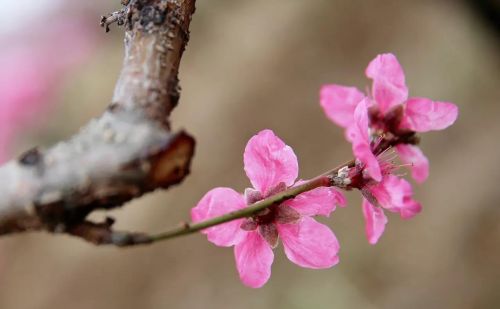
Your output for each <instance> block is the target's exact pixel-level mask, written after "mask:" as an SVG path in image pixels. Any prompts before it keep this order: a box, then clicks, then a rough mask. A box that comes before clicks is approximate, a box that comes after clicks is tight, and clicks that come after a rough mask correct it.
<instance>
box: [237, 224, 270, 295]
mask: <svg viewBox="0 0 500 309" xmlns="http://www.w3.org/2000/svg"><path fill="white" fill-rule="evenodd" d="M234 257H235V259H236V268H237V269H238V273H239V274H240V279H241V281H242V282H243V283H244V284H245V285H247V286H249V287H252V288H260V287H261V286H263V285H264V284H265V283H266V282H267V280H269V277H271V265H272V264H273V259H274V254H273V250H272V249H271V247H270V246H269V245H268V244H267V242H266V241H265V240H264V238H262V236H260V234H259V233H258V232H249V233H247V235H246V237H245V239H244V240H242V241H241V242H240V243H239V244H237V245H236V246H235V247H234Z"/></svg>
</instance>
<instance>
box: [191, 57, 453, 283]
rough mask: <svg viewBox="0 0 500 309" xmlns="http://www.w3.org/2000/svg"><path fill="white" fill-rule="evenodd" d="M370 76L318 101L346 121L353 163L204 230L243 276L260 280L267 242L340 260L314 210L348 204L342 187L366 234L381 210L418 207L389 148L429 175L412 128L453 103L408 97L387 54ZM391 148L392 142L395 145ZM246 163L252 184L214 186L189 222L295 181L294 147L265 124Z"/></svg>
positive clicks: (300, 254) (334, 88)
mask: <svg viewBox="0 0 500 309" xmlns="http://www.w3.org/2000/svg"><path fill="white" fill-rule="evenodd" d="M366 76H367V77H368V78H370V79H372V81H373V84H372V88H371V93H369V94H366V95H365V94H363V93H362V92H361V91H359V90H358V89H356V88H354V87H347V86H341V85H335V84H332V85H325V86H323V87H322V88H321V91H320V105H321V107H322V108H323V110H324V112H325V113H326V115H327V117H328V118H329V119H331V120H332V121H333V122H334V123H335V124H337V125H339V126H341V127H342V128H344V129H345V136H346V139H347V140H348V141H349V142H350V143H351V144H352V150H353V154H354V157H355V160H354V161H353V164H348V165H346V166H344V167H343V168H341V169H339V170H338V172H337V174H336V175H334V178H335V180H336V181H332V183H331V184H330V185H329V186H323V187H318V188H315V189H312V190H310V191H306V192H304V193H301V194H299V195H297V196H295V197H294V198H292V199H288V200H285V201H284V202H281V203H275V204H273V205H271V206H270V207H268V208H266V209H264V210H261V211H260V212H257V213H255V214H253V215H252V216H251V217H249V218H243V219H236V220H233V221H230V222H226V223H223V224H220V225H215V226H212V227H209V228H206V229H204V230H203V231H202V233H204V234H206V235H207V238H208V240H209V241H210V242H212V243H214V244H215V245H217V246H223V247H231V246H234V255H235V259H236V268H237V270H238V273H239V275H240V279H241V280H242V282H243V283H244V284H245V285H247V286H250V287H254V288H257V287H261V286H263V285H264V284H265V283H266V282H267V281H268V280H269V278H270V275H271V264H272V263H273V259H274V254H273V250H272V249H274V248H275V247H276V246H277V245H278V243H279V240H281V242H282V243H283V247H284V251H285V255H286V256H287V257H288V259H289V260H290V261H292V262H293V263H295V264H297V265H299V266H301V267H306V268H313V269H321V268H329V267H332V266H334V265H336V264H337V263H338V261H339V257H338V252H339V242H338V240H337V238H336V237H335V234H334V233H333V232H332V231H331V230H330V228H328V227H327V226H326V225H324V224H321V223H319V222H317V221H316V220H315V219H314V218H313V217H314V216H329V215H330V213H332V212H333V211H334V210H335V208H336V206H341V207H343V206H345V205H346V199H345V197H344V195H343V194H342V192H341V191H340V190H341V189H343V190H351V189H357V190H359V191H360V192H361V194H362V195H363V203H362V209H363V215H364V218H365V227H366V235H367V238H368V241H369V243H371V244H375V243H377V241H378V240H379V238H380V236H381V235H382V233H383V231H384V229H385V225H386V223H387V217H386V216H385V214H384V210H387V211H390V212H395V213H399V214H400V216H401V217H402V218H404V219H407V218H411V217H413V216H415V215H416V214H418V213H419V212H420V211H421V208H422V207H421V205H420V203H418V202H417V201H415V200H414V199H413V192H412V187H411V184H410V183H409V182H408V181H406V180H405V179H403V178H401V177H399V176H397V175H395V173H394V171H395V170H396V169H398V167H399V166H398V165H396V163H394V161H393V159H394V158H393V157H391V156H392V155H393V153H394V152H396V153H397V155H399V157H400V159H401V161H403V162H404V163H405V164H406V165H408V166H410V168H411V171H412V176H413V178H414V179H415V180H416V181H417V182H419V183H421V182H423V181H424V180H425V179H426V178H427V177H428V174H429V163H428V160H427V158H426V157H425V156H424V155H423V153H422V151H421V150H420V149H419V148H418V147H417V143H418V138H417V137H416V133H417V132H427V131H431V130H442V129H444V128H446V127H448V126H450V125H451V124H453V122H454V121H455V120H456V118H457V115H458V109H457V107H456V106H455V105H454V104H452V103H448V102H437V101H432V100H430V99H426V98H410V99H408V88H407V86H406V84H405V76H404V73H403V70H402V68H401V65H400V64H399V62H398V61H397V59H396V57H395V56H394V55H392V54H382V55H378V56H377V57H376V58H375V59H374V60H372V61H371V62H370V64H369V65H368V67H367V69H366ZM394 149H395V150H394ZM243 159H244V160H243V161H244V170H245V173H246V174H247V176H248V178H249V180H250V182H251V184H252V186H253V188H249V189H246V190H245V192H244V194H240V193H239V192H237V191H235V190H233V189H231V188H220V187H219V188H215V189H212V190H210V191H209V192H208V193H206V194H205V196H203V198H202V199H201V200H200V201H199V203H198V204H197V205H196V207H194V208H193V209H192V211H191V216H192V219H193V222H201V221H204V220H207V219H210V218H214V217H218V216H221V215H224V214H227V213H229V212H232V211H237V210H240V209H243V208H245V207H248V206H249V205H252V204H254V203H256V202H258V201H260V200H263V199H266V198H268V197H270V196H273V195H275V194H277V193H279V192H283V191H285V190H287V189H290V188H293V187H294V186H297V185H299V184H301V183H303V181H301V180H297V177H298V160H297V157H296V155H295V153H294V151H293V150H292V148H291V147H290V146H288V145H286V144H285V143H284V142H283V141H282V140H281V139H280V138H279V137H278V136H276V135H275V134H274V132H272V131H271V130H263V131H261V132H259V133H258V134H256V135H255V136H253V137H252V138H251V139H250V140H249V141H248V144H247V146H246V148H245V151H244V155H243Z"/></svg>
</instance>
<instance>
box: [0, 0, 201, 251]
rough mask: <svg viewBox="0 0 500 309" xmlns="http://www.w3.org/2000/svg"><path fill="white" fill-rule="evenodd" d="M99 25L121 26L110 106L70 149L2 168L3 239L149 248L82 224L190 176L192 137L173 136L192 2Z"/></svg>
mask: <svg viewBox="0 0 500 309" xmlns="http://www.w3.org/2000/svg"><path fill="white" fill-rule="evenodd" d="M122 2H123V3H124V4H125V6H124V8H123V9H122V10H120V11H118V12H116V13H113V14H111V15H110V16H111V18H110V20H108V17H103V19H102V23H103V25H104V26H106V27H108V26H109V24H110V23H112V22H115V21H116V22H117V23H118V24H122V25H123V26H124V27H125V29H126V31H125V59H124V63H123V68H122V71H121V73H120V76H119V78H118V81H117V84H116V88H115V91H114V95H113V99H112V103H111V105H110V106H109V107H108V109H107V110H106V112H105V113H104V114H103V115H102V116H101V117H100V118H97V119H94V120H92V121H90V123H89V124H88V125H86V126H85V127H84V128H82V129H81V130H80V132H79V133H78V134H76V135H75V136H74V137H72V138H71V139H70V140H68V141H63V142H60V143H59V144H57V145H55V146H53V147H51V148H49V149H47V150H41V149H38V148H35V149H32V150H30V151H28V152H26V153H25V154H23V155H21V156H20V157H19V158H18V159H17V160H12V161H10V162H8V163H7V164H5V165H3V166H2V167H0V234H8V233H13V232H21V231H28V230H48V231H51V232H65V233H68V234H72V235H76V236H79V237H82V238H84V239H86V240H89V241H92V242H94V243H96V244H116V245H125V244H131V243H147V242H149V240H148V237H147V236H144V235H141V234H133V233H118V232H114V231H112V230H111V225H112V220H108V221H107V222H105V223H100V224H97V223H92V222H89V221H86V219H85V218H86V217H87V215H88V214H89V213H91V212H93V211H94V210H97V209H111V208H114V207H118V206H121V205H122V204H123V203H125V202H127V201H129V200H131V199H134V198H136V197H139V196H141V195H143V194H145V193H147V192H150V191H153V190H155V189H157V188H168V187H169V186H171V185H174V184H177V183H179V182H180V181H182V179H183V178H184V177H185V176H186V175H187V174H188V173H189V166H190V162H191V158H192V156H193V152H194V144H195V142H194V139H193V138H192V137H191V136H189V135H188V134H187V133H185V132H183V131H181V132H178V133H172V132H171V131H170V123H169V118H168V117H169V115H170V112H171V111H172V109H173V108H174V107H175V106H176V105H177V102H178V100H179V86H178V77H177V75H178V69H179V64H180V60H181V56H182V53H183V51H184V49H185V46H186V44H187V42H188V40H189V24H190V21H191V15H192V14H193V13H194V4H195V0H132V1H122Z"/></svg>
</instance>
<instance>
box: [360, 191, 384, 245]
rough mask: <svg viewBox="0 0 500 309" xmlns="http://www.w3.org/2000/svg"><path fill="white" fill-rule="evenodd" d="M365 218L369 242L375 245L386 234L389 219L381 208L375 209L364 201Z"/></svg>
mask: <svg viewBox="0 0 500 309" xmlns="http://www.w3.org/2000/svg"><path fill="white" fill-rule="evenodd" d="M363 216H364V217H365V231H366V237H367V238H368V242H369V243H370V244H371V245H374V244H376V243H377V242H378V240H379V238H380V236H382V234H383V233H384V229H385V225H386V224H387V217H386V216H385V214H384V211H383V210H382V208H380V207H375V206H373V205H372V204H370V202H368V201H367V200H366V199H363Z"/></svg>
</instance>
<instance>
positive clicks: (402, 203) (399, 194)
mask: <svg viewBox="0 0 500 309" xmlns="http://www.w3.org/2000/svg"><path fill="white" fill-rule="evenodd" d="M370 191H371V192H372V194H373V195H374V196H375V197H376V199H377V201H378V203H379V204H380V205H381V206H382V207H384V208H385V209H387V210H389V211H392V212H397V213H399V214H400V215H401V217H403V218H405V219H409V218H411V217H413V216H415V215H416V214H418V213H419V212H420V211H421V208H422V207H421V206H420V204H419V203H418V202H417V201H415V200H413V198H412V196H413V190H412V188H411V184H410V183H409V182H408V181H406V180H405V179H403V178H399V177H396V176H393V175H388V176H386V177H384V179H383V180H382V182H381V183H379V184H377V185H375V186H373V187H371V188H370Z"/></svg>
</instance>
